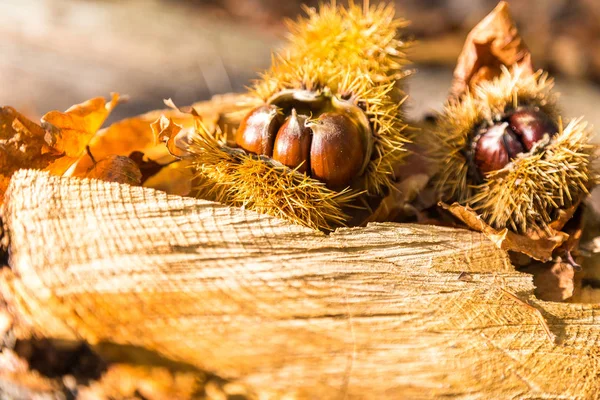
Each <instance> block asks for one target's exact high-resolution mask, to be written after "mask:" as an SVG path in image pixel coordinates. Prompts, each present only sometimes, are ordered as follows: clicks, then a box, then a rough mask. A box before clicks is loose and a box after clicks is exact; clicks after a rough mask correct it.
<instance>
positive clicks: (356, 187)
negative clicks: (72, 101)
mask: <svg viewBox="0 0 600 400" xmlns="http://www.w3.org/2000/svg"><path fill="white" fill-rule="evenodd" d="M306 12H307V14H308V15H307V16H306V17H305V18H300V19H299V20H298V21H297V22H293V23H290V40H289V44H288V46H287V48H286V49H285V50H284V51H282V52H281V53H279V54H275V55H274V56H273V62H272V67H271V68H270V70H269V71H267V72H266V73H265V74H264V75H263V76H262V78H261V79H260V80H259V81H257V82H256V83H255V85H254V88H253V91H252V94H253V95H254V97H256V98H258V99H260V100H261V101H262V102H265V103H266V102H268V101H269V99H270V98H272V97H273V96H275V95H277V94H278V93H280V92H282V91H284V90H287V89H299V90H309V91H312V92H315V93H320V92H322V91H324V92H327V93H331V95H332V96H335V97H336V98H338V99H340V100H343V101H348V102H350V103H352V104H354V105H357V106H358V107H360V108H361V109H362V110H363V111H364V112H365V115H366V116H367V118H368V119H369V122H370V125H371V127H372V130H373V136H374V144H373V153H372V157H371V159H370V161H369V163H368V164H367V166H366V168H365V172H364V173H363V175H362V177H361V178H360V179H357V180H355V181H354V182H353V184H352V186H351V188H348V189H345V190H343V191H342V192H334V191H332V190H330V189H328V188H327V187H326V186H325V185H324V184H323V183H321V182H319V181H317V180H316V179H311V178H309V177H307V176H305V175H304V174H301V173H299V172H297V171H295V170H290V169H289V168H286V167H284V166H282V165H281V164H279V163H276V162H274V161H273V160H270V159H268V158H266V157H256V156H253V155H249V154H246V153H244V152H243V151H241V150H233V149H231V148H228V147H226V146H225V145H224V144H223V143H222V142H220V141H217V140H215V139H214V137H213V136H212V135H211V134H210V133H209V132H207V131H202V130H200V131H199V133H198V137H197V138H196V139H195V141H194V143H195V144H194V146H193V147H194V149H193V150H192V152H194V153H195V155H194V160H193V162H194V164H195V165H196V166H197V170H198V172H199V174H200V175H201V178H202V179H201V181H202V182H205V184H204V185H203V186H202V187H201V188H200V190H201V191H202V192H204V194H205V195H206V196H209V197H211V196H212V198H215V199H217V200H219V201H222V202H224V203H227V204H231V205H243V206H246V207H248V208H251V209H253V210H255V211H259V212H264V213H267V214H271V215H275V216H278V217H282V218H286V219H288V220H291V221H294V222H296V223H300V224H303V225H307V226H310V227H313V228H316V229H324V230H329V229H332V228H334V227H335V226H340V225H344V222H345V221H347V220H348V216H346V215H345V213H344V211H343V210H344V209H347V207H348V206H349V205H350V204H351V203H352V202H353V201H355V200H356V198H357V197H359V196H361V195H362V194H364V193H368V194H370V195H383V194H385V193H386V192H388V191H389V190H391V187H392V181H393V173H394V172H393V171H394V166H395V165H398V163H400V162H402V160H403V158H404V156H405V153H406V152H405V151H404V149H403V146H404V143H406V142H407V139H406V138H405V136H404V134H403V130H404V129H405V128H406V125H405V124H404V123H403V122H402V113H401V105H402V102H403V99H404V98H405V97H406V96H405V94H404V93H403V91H402V90H401V88H400V86H399V85H398V80H400V79H401V78H403V77H404V76H406V75H407V73H406V72H405V71H404V70H403V67H404V66H405V65H406V63H407V62H406V57H405V55H404V49H405V48H406V47H407V44H406V43H405V42H403V41H401V40H399V39H398V30H399V29H400V28H402V27H404V26H406V24H407V23H406V21H404V20H402V19H395V18H394V8H393V6H392V5H387V6H385V5H379V6H376V7H370V8H365V9H363V7H359V6H356V5H354V4H353V3H350V5H349V6H348V8H338V7H336V6H335V5H333V4H332V5H323V6H321V7H320V9H319V10H318V11H317V10H315V9H312V8H307V9H306Z"/></svg>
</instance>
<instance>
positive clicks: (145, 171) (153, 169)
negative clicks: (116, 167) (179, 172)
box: [129, 151, 164, 183]
mask: <svg viewBox="0 0 600 400" xmlns="http://www.w3.org/2000/svg"><path fill="white" fill-rule="evenodd" d="M129 158H130V159H132V160H133V162H135V163H136V165H137V166H138V168H139V169H140V172H141V173H142V183H144V182H146V181H147V180H148V178H150V177H151V176H153V175H156V174H157V173H158V172H159V171H160V170H161V169H162V168H163V167H164V166H163V165H161V164H159V163H157V162H156V161H154V160H151V159H149V158H148V157H146V155H145V154H144V153H142V152H141V151H134V152H132V153H131V154H130V155H129Z"/></svg>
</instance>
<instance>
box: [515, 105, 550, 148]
mask: <svg viewBox="0 0 600 400" xmlns="http://www.w3.org/2000/svg"><path fill="white" fill-rule="evenodd" d="M508 122H509V123H510V128H511V129H512V130H513V132H514V133H515V134H516V135H517V136H519V139H520V141H521V142H522V143H523V146H524V147H525V150H527V151H529V150H531V149H532V148H533V145H534V144H536V143H537V142H539V141H540V140H542V138H543V137H544V135H545V134H548V135H549V136H550V137H552V136H554V135H555V134H556V133H557V132H558V127H557V126H556V124H555V123H554V122H552V120H551V119H550V118H549V117H548V116H547V115H546V114H544V113H543V112H541V111H540V110H539V109H527V108H521V109H518V110H516V111H515V112H514V113H513V114H511V115H510V117H509V118H508Z"/></svg>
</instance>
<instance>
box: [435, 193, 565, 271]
mask: <svg viewBox="0 0 600 400" xmlns="http://www.w3.org/2000/svg"><path fill="white" fill-rule="evenodd" d="M440 206H441V207H442V208H444V209H445V210H448V211H449V212H450V213H452V215H454V216H455V217H456V218H458V219H459V220H461V221H462V222H463V223H464V224H465V225H467V226H468V227H469V228H471V229H473V230H474V231H477V232H482V233H483V234H485V235H486V236H487V237H488V238H489V239H490V240H491V241H492V242H494V243H495V244H496V246H498V247H499V248H501V249H503V250H507V251H516V252H519V253H523V254H526V255H528V256H530V257H532V258H534V259H536V260H539V261H544V262H546V261H550V260H551V259H552V253H553V252H554V250H555V249H557V248H559V247H560V246H561V245H563V243H565V242H566V241H567V240H568V239H569V235H568V234H567V233H565V232H561V231H560V229H562V227H563V226H564V224H565V223H566V222H567V221H568V218H570V217H571V216H573V213H574V212H575V208H576V207H574V209H573V210H570V214H569V213H567V212H565V213H564V214H562V216H561V218H560V219H559V220H557V221H555V223H554V226H553V227H552V228H550V230H551V233H550V234H542V233H540V232H528V233H527V234H523V235H521V234H518V233H514V232H512V231H509V230H508V229H506V228H504V229H501V230H497V229H494V228H492V227H491V226H489V225H488V224H487V223H485V222H484V221H483V220H482V219H481V217H479V216H478V215H477V213H475V211H473V210H472V209H471V208H470V207H465V206H461V205H460V204H458V203H454V204H452V205H448V204H444V203H440ZM569 215H570V216H569ZM561 224H562V225H561Z"/></svg>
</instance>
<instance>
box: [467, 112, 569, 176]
mask: <svg viewBox="0 0 600 400" xmlns="http://www.w3.org/2000/svg"><path fill="white" fill-rule="evenodd" d="M557 132H558V126H557V125H556V124H555V123H554V122H553V121H552V120H551V119H550V117H548V115H546V114H545V113H544V112H543V111H541V110H540V109H539V108H538V107H527V106H525V107H519V108H517V109H516V110H508V111H507V112H505V115H504V116H503V117H502V118H501V119H499V120H498V121H494V123H493V124H489V123H484V124H483V126H482V127H481V128H479V130H478V131H477V134H476V135H475V137H474V139H473V141H472V143H471V149H470V151H469V154H468V159H469V170H470V174H471V175H472V177H473V178H474V179H475V181H477V182H480V183H481V182H482V181H483V178H484V175H486V174H488V173H490V172H494V171H497V170H500V169H502V168H504V167H505V166H506V165H507V164H508V163H509V162H511V161H512V160H514V159H515V158H517V156H518V155H519V154H523V153H528V152H530V151H531V150H532V149H534V147H535V146H536V144H538V143H539V142H540V141H542V140H543V139H544V138H552V137H553V136H555V135H556V134H557Z"/></svg>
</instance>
